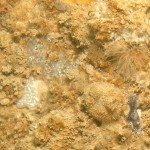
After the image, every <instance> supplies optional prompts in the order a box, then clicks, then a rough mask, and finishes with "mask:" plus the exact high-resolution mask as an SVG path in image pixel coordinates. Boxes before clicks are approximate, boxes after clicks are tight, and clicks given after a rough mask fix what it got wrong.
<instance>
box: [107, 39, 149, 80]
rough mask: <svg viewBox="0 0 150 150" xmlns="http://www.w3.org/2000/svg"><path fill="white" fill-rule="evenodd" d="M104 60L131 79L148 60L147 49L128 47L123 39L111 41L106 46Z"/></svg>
mask: <svg viewBox="0 0 150 150" xmlns="http://www.w3.org/2000/svg"><path fill="white" fill-rule="evenodd" d="M105 56H106V60H108V61H110V62H111V63H112V64H113V65H114V66H115V70H116V71H117V72H118V73H119V74H121V75H122V76H123V77H124V78H125V79H133V78H134V77H135V75H136V73H137V72H138V71H142V70H143V69H144V68H145V67H146V65H147V63H148V61H149V51H148V50H145V49H144V48H143V49H142V48H141V47H132V46H131V47H130V46H128V45H127V44H126V43H125V42H123V41H117V42H112V43H111V44H110V45H108V46H107V47H106V52H105Z"/></svg>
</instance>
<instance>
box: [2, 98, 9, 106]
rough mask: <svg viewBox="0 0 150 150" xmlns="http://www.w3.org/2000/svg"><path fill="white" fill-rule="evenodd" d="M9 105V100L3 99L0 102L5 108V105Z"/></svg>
mask: <svg viewBox="0 0 150 150" xmlns="http://www.w3.org/2000/svg"><path fill="white" fill-rule="evenodd" d="M9 103H10V99H8V98H4V99H2V100H1V101H0V104H1V105H3V106H5V105H8V104H9Z"/></svg>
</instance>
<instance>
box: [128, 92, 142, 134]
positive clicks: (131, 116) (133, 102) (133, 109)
mask: <svg viewBox="0 0 150 150" xmlns="http://www.w3.org/2000/svg"><path fill="white" fill-rule="evenodd" d="M128 100H129V101H128V105H129V108H130V110H129V113H128V115H127V117H126V121H127V122H130V123H131V125H132V129H133V131H134V132H135V133H141V130H142V124H141V116H140V113H139V112H138V107H139V97H138V96H137V95H136V94H133V93H132V94H130V95H129V97H128Z"/></svg>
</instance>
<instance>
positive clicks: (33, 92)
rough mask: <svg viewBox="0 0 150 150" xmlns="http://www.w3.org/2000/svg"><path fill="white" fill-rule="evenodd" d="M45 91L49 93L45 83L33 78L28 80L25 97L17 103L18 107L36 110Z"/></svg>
mask: <svg viewBox="0 0 150 150" xmlns="http://www.w3.org/2000/svg"><path fill="white" fill-rule="evenodd" d="M44 91H46V92H47V88H46V85H45V84H44V82H43V81H41V80H34V79H33V78H30V79H28V80H27V82H26V85H25V88H24V95H23V97H22V98H21V99H19V100H18V101H17V107H19V108H24V107H26V108H34V107H35V106H37V104H38V103H39V101H40V96H41V94H42V93H43V92H44Z"/></svg>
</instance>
